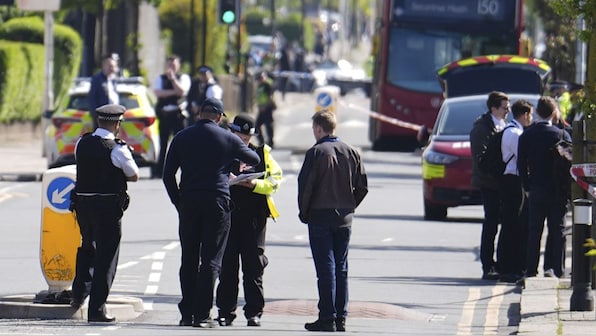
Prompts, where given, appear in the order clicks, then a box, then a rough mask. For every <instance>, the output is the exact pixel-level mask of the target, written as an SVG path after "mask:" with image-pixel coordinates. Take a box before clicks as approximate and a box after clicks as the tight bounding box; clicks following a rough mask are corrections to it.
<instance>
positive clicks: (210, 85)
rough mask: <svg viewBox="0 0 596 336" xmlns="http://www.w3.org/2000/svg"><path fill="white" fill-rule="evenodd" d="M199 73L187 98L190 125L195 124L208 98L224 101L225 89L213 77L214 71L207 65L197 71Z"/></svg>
mask: <svg viewBox="0 0 596 336" xmlns="http://www.w3.org/2000/svg"><path fill="white" fill-rule="evenodd" d="M197 72H198V77H197V78H195V79H193V80H192V84H191V85H190V89H189V90H188V95H187V97H186V108H187V109H188V114H189V115H190V117H189V119H190V120H189V124H190V125H192V124H194V122H195V117H196V116H197V114H198V113H199V109H200V107H201V106H202V105H203V102H204V101H205V100H206V99H207V98H216V99H218V100H220V101H223V89H222V88H221V86H219V84H217V81H216V80H215V77H214V76H213V70H212V69H211V68H210V67H208V66H206V65H201V66H200V67H199V68H198V69H197Z"/></svg>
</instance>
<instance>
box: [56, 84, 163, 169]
mask: <svg viewBox="0 0 596 336" xmlns="http://www.w3.org/2000/svg"><path fill="white" fill-rule="evenodd" d="M142 83H143V81H142V78H140V77H132V78H121V79H118V80H117V84H116V91H117V92H118V94H119V96H120V104H121V105H123V106H124V107H126V112H125V113H124V120H123V121H122V123H121V125H120V133H119V137H120V138H122V139H123V140H124V141H126V143H127V144H128V145H129V146H131V147H132V148H133V150H134V153H133V156H134V158H135V161H136V162H137V164H138V165H139V167H152V166H153V165H154V164H155V163H156V162H157V159H158V154H159V128H158V125H157V119H156V116H155V110H154V106H155V97H154V96H153V92H152V91H151V90H150V89H148V88H147V87H146V86H145V85H143V84H142ZM90 86H91V80H90V78H87V77H85V78H77V79H76V80H75V81H74V83H73V86H72V87H71V89H70V91H69V94H68V104H67V106H66V108H65V109H63V110H61V111H57V112H56V113H54V115H52V118H51V124H50V126H49V127H48V128H47V130H46V134H45V136H46V148H45V151H46V158H47V163H48V168H55V167H61V166H65V165H69V164H73V163H75V159H74V149H75V145H76V142H77V140H78V139H79V137H80V136H81V135H82V134H84V133H87V132H92V131H93V120H92V118H91V114H90V113H89V100H88V97H87V95H88V93H89V88H90Z"/></svg>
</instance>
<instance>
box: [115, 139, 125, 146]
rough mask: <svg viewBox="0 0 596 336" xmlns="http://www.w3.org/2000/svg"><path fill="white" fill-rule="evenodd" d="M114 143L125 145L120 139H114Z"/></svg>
mask: <svg viewBox="0 0 596 336" xmlns="http://www.w3.org/2000/svg"><path fill="white" fill-rule="evenodd" d="M114 141H116V143H117V144H119V145H126V141H124V140H122V139H120V138H116V139H114Z"/></svg>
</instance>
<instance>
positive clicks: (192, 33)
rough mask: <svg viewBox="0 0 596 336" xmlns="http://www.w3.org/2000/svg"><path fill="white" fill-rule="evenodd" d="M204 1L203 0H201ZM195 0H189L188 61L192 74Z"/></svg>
mask: <svg viewBox="0 0 596 336" xmlns="http://www.w3.org/2000/svg"><path fill="white" fill-rule="evenodd" d="M203 1H205V0H203ZM195 18H196V14H195V0H190V29H189V30H188V33H189V35H190V36H189V41H188V43H189V46H188V49H189V54H190V55H188V56H189V57H188V61H189V62H190V74H191V76H192V74H194V72H195Z"/></svg>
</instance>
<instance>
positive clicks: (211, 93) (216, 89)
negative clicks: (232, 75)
mask: <svg viewBox="0 0 596 336" xmlns="http://www.w3.org/2000/svg"><path fill="white" fill-rule="evenodd" d="M212 84H213V85H211V86H210V87H208V88H207V91H206V92H205V98H217V99H219V100H223V89H222V88H221V86H219V84H217V83H215V82H213V83H212Z"/></svg>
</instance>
